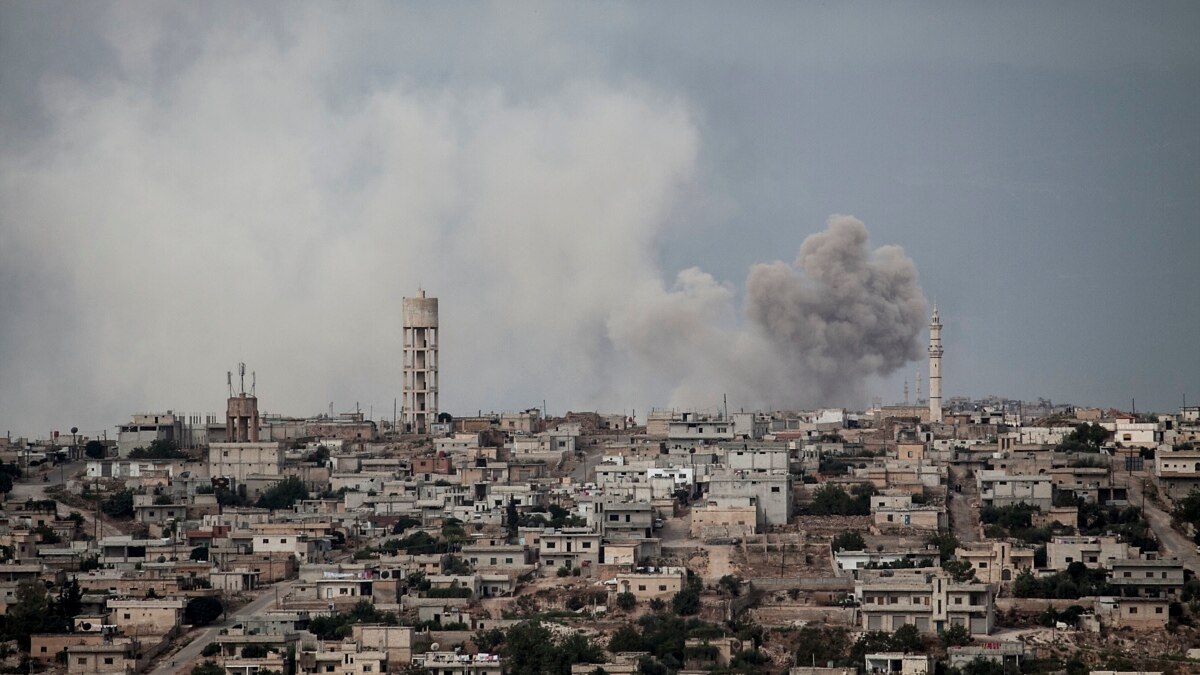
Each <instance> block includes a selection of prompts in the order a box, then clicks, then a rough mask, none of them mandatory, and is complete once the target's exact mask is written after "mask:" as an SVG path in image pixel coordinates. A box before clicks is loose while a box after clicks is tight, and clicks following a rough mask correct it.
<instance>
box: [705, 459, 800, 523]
mask: <svg viewBox="0 0 1200 675" xmlns="http://www.w3.org/2000/svg"><path fill="white" fill-rule="evenodd" d="M708 485H709V496H710V497H711V498H713V499H717V500H721V499H727V498H730V497H748V498H750V499H751V502H752V503H753V504H754V506H755V507H756V508H757V510H758V518H757V520H758V522H757V526H758V527H760V528H761V527H763V526H765V525H786V524H787V522H788V519H789V518H791V516H792V476H791V474H790V473H788V472H787V471H774V472H770V473H762V472H753V471H724V472H720V473H715V474H713V476H712V477H711V478H709V483H708Z"/></svg>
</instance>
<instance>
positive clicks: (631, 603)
mask: <svg viewBox="0 0 1200 675" xmlns="http://www.w3.org/2000/svg"><path fill="white" fill-rule="evenodd" d="M636 606H637V596H635V595H634V594H633V593H629V592H625V593H617V607H619V608H621V609H623V610H625V611H626V612H628V611H630V610H631V609H633V608H634V607H636Z"/></svg>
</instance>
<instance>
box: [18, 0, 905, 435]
mask: <svg viewBox="0 0 1200 675" xmlns="http://www.w3.org/2000/svg"><path fill="white" fill-rule="evenodd" d="M321 7H322V6H320V5H317V6H310V7H309V8H308V9H306V10H305V11H302V12H294V13H293V12H288V13H283V14H279V15H276V14H273V13H271V14H270V15H269V16H258V15H255V14H254V10H253V9H252V8H250V7H247V6H244V5H233V6H230V7H229V8H228V11H220V12H213V13H211V14H208V13H206V12H207V10H205V8H204V6H203V5H182V6H175V7H173V8H172V9H170V10H163V11H162V13H161V14H160V13H155V12H143V11H140V10H133V9H128V8H127V6H125V5H120V4H118V5H114V6H112V7H111V8H105V9H98V10H97V11H99V12H101V13H102V15H101V16H98V17H97V18H96V20H95V21H90V22H87V26H86V37H87V39H88V40H91V41H94V42H96V43H97V44H96V45H95V46H94V49H95V51H96V52H97V53H99V54H103V55H104V56H105V58H98V59H95V60H89V61H86V62H85V63H83V66H82V67H84V70H83V71H82V72H60V71H53V70H52V71H47V72H44V73H41V74H39V75H38V76H37V77H38V80H37V86H30V87H24V88H21V89H20V91H19V92H18V91H12V92H9V93H13V94H14V95H16V94H18V93H20V94H21V95H23V96H26V97H28V98H27V99H26V100H24V103H23V105H25V106H26V107H28V108H29V109H32V110H36V111H37V115H36V120H35V121H30V122H29V124H28V125H27V127H26V128H25V131H26V133H22V134H17V133H11V134H8V135H0V203H2V204H4V208H3V209H0V317H2V319H3V320H2V321H0V383H2V386H0V432H2V431H4V430H7V429H11V430H13V432H14V434H31V435H44V434H45V433H47V432H48V431H49V430H51V429H69V428H70V427H71V426H79V427H80V429H81V433H83V434H85V435H90V436H95V435H98V434H99V433H100V431H101V430H103V429H105V428H107V429H108V430H109V432H110V436H111V431H112V426H113V425H116V424H119V423H121V422H122V421H124V420H127V419H128V415H129V414H130V413H132V412H136V411H153V410H166V409H174V410H175V411H181V412H191V413H206V412H207V413H211V412H217V411H220V410H222V408H223V405H224V397H225V395H226V391H225V377H224V373H225V371H226V370H228V369H229V368H231V367H232V366H233V365H234V364H236V363H237V362H238V361H245V362H247V363H248V364H249V367H250V368H251V369H252V370H255V371H257V375H258V395H259V398H260V401H261V405H262V406H263V408H264V410H265V411H267V412H272V413H284V414H293V415H308V414H315V413H319V412H324V411H327V410H328V406H329V404H330V402H332V403H333V407H334V409H335V411H344V410H353V409H355V408H356V407H357V408H358V409H360V410H362V411H363V412H364V413H368V414H370V413H373V414H374V417H375V418H376V419H384V418H390V417H391V413H392V404H393V400H394V399H395V398H397V397H399V395H400V383H401V374H400V368H401V357H400V352H401V348H400V344H401V316H400V311H399V309H400V298H401V296H404V295H410V294H413V293H415V292H416V290H417V288H418V286H423V287H424V288H425V289H427V291H428V292H429V293H430V295H432V296H436V297H439V298H440V299H441V303H440V307H441V326H442V343H441V348H442V359H441V375H442V380H441V390H442V405H443V407H444V408H445V409H446V410H448V411H450V412H453V413H467V412H470V413H474V412H475V411H476V410H477V409H480V408H482V409H485V410H488V409H494V410H499V409H517V408H525V407H530V406H535V405H540V404H541V403H542V401H543V400H548V401H550V408H551V411H552V412H553V411H562V410H564V409H568V408H573V409H577V410H578V409H588V408H592V409H602V410H610V411H620V410H627V409H629V408H635V407H636V408H637V409H638V410H639V412H640V411H643V410H645V408H646V407H647V406H649V405H660V406H661V405H664V404H673V405H696V406H705V407H712V406H713V405H715V404H717V403H718V402H719V401H720V399H721V395H722V394H726V393H727V394H728V395H729V396H730V399H731V402H732V401H737V404H738V405H740V406H746V407H750V406H772V407H787V406H797V405H816V404H841V403H847V404H857V403H861V402H862V401H861V400H856V399H855V397H856V396H858V395H859V394H860V392H861V388H862V384H863V381H864V378H866V377H869V376H871V375H877V374H886V373H888V372H891V371H892V370H894V369H895V368H897V367H899V366H901V365H902V364H903V363H904V362H905V361H906V360H907V359H910V358H912V357H914V356H916V355H917V347H916V344H915V337H916V335H917V333H918V331H919V328H920V324H921V319H922V315H923V307H924V304H923V301H922V298H921V295H920V290H919V289H918V287H917V281H916V272H915V270H914V269H913V264H912V261H910V260H909V259H908V258H906V257H905V256H904V255H903V253H902V252H901V251H900V250H899V249H896V248H890V247H885V248H881V249H878V250H876V251H871V250H870V249H869V248H868V244H867V235H866V230H865V228H864V227H863V225H862V223H859V222H858V221H855V220H853V219H848V218H837V219H834V220H833V221H831V223H830V225H829V229H828V230H827V231H826V232H823V233H821V234H816V235H813V236H812V237H810V238H809V239H808V240H807V241H805V242H804V244H803V246H802V247H801V250H800V257H799V258H798V259H797V261H796V262H795V264H793V265H788V264H784V263H773V264H769V265H761V266H756V267H754V268H753V269H752V270H751V271H750V274H749V277H748V279H747V281H746V286H745V290H746V295H745V299H744V302H740V301H739V299H738V296H739V290H738V288H737V286H735V285H733V284H729V283H723V282H721V281H718V280H717V279H716V278H714V277H713V276H712V275H710V274H708V273H705V272H703V271H701V270H699V269H687V270H684V271H682V272H680V273H679V274H678V275H676V277H675V279H674V281H673V282H665V281H664V278H665V277H667V276H669V275H668V274H667V273H666V272H665V271H664V270H663V269H662V266H661V264H660V262H659V256H658V248H657V247H658V245H659V242H660V241H661V240H662V239H663V238H664V236H665V230H666V224H667V223H669V222H680V221H684V220H686V208H685V207H686V205H690V204H695V203H701V202H702V200H703V199H704V192H705V191H704V189H702V187H701V186H700V185H698V183H697V179H696V176H695V174H696V173H697V166H698V163H699V162H698V159H697V156H698V154H699V152H700V146H701V138H700V136H701V133H700V125H698V124H697V122H696V113H695V111H693V110H692V109H691V105H690V104H689V102H688V101H687V100H684V99H681V98H679V97H678V96H674V95H670V94H667V93H663V92H659V91H653V90H649V89H647V88H646V87H645V86H644V85H641V84H639V83H636V82H628V81H623V80H622V81H619V82H617V83H612V82H606V81H597V80H594V79H588V78H578V79H576V78H570V77H555V78H546V80H545V81H538V82H536V83H534V84H536V86H534V84H529V83H527V86H525V87H513V88H511V89H510V88H505V87H504V86H500V85H498V84H491V83H483V84H481V83H479V82H477V81H465V82H456V81H453V80H450V81H445V80H442V79H438V78H426V79H422V78H420V77H416V76H415V75H414V74H412V73H408V72H406V71H404V70H403V64H405V63H406V62H407V61H409V57H411V56H412V55H411V54H405V53H403V52H402V51H401V52H394V51H388V50H403V49H413V50H418V51H420V50H421V49H422V48H421V45H420V44H419V43H412V42H411V41H406V40H401V39H393V38H392V37H391V36H390V35H388V36H385V37H386V39H383V40H375V41H372V40H371V39H369V38H372V37H375V38H378V37H380V36H378V35H375V34H374V33H372V32H371V25H372V24H373V23H374V22H373V21H369V20H368V21H362V20H358V19H361V18H362V17H359V18H358V19H356V18H355V17H353V16H350V15H348V14H343V13H340V12H326V11H324V10H323V9H322V8H321ZM190 13H205V15H203V16H193V15H191V14H190ZM397 21H398V23H404V22H403V21H400V20H397ZM263 25H270V26H271V30H269V31H267V30H263V29H262V27H263ZM200 26H202V27H203V29H202V30H199V29H197V30H194V29H193V28H195V27H200ZM264 35H272V36H275V37H273V38H271V39H266V38H264ZM374 49H381V50H383V52H382V53H375V52H374V51H373V50H374ZM491 57H492V54H491V53H490V52H486V53H482V54H481V55H480V58H481V59H482V60H485V61H486V60H488V59H490V58H491ZM537 60H538V59H532V60H530V62H533V61H537ZM524 63H526V61H522V64H524ZM395 64H400V65H399V66H397V65H395ZM384 66H387V67H384ZM389 69H399V70H389ZM363 73H370V74H371V75H370V76H369V77H367V76H364V75H363ZM31 77H32V75H31ZM0 93H2V92H0ZM681 214H682V215H681Z"/></svg>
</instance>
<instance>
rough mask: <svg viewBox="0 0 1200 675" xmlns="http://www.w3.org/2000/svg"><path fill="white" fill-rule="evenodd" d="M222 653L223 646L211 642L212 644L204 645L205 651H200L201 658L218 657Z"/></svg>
mask: <svg viewBox="0 0 1200 675" xmlns="http://www.w3.org/2000/svg"><path fill="white" fill-rule="evenodd" d="M220 652H221V645H219V644H217V643H215V642H210V643H208V644H206V645H204V649H203V650H201V651H200V656H204V657H209V656H216V655H217V654H219V653H220Z"/></svg>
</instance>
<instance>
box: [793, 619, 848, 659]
mask: <svg viewBox="0 0 1200 675" xmlns="http://www.w3.org/2000/svg"><path fill="white" fill-rule="evenodd" d="M796 644H797V648H796V661H795V662H796V663H799V664H801V665H804V664H813V663H816V664H820V665H824V664H825V663H827V662H829V661H833V662H835V663H843V662H844V660H845V658H846V651H847V650H848V649H849V648H850V634H849V633H848V632H847V631H846V629H845V628H833V627H823V626H816V625H813V624H809V625H807V626H804V627H803V628H801V629H800V630H799V631H797V632H796Z"/></svg>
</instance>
